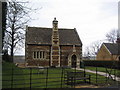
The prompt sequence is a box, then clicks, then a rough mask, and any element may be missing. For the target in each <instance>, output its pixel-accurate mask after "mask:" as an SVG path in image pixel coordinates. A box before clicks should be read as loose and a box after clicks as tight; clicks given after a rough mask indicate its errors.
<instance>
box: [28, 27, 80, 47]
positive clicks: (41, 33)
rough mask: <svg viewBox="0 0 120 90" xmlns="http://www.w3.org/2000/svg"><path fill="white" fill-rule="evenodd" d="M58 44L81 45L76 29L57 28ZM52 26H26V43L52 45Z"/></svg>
mask: <svg viewBox="0 0 120 90" xmlns="http://www.w3.org/2000/svg"><path fill="white" fill-rule="evenodd" d="M58 31H59V37H60V40H59V41H60V45H80V46H81V45H82V42H81V40H80V38H79V35H78V33H77V31H76V29H58ZM51 36H52V28H43V27H28V30H27V33H26V43H27V44H39V45H41V44H44V45H45V44H46V45H52V42H51V41H52V40H51V39H52V37H51Z"/></svg>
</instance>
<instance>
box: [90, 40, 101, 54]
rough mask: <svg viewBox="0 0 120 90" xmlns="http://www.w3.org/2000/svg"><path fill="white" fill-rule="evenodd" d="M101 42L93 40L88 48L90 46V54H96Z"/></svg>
mask: <svg viewBox="0 0 120 90" xmlns="http://www.w3.org/2000/svg"><path fill="white" fill-rule="evenodd" d="M101 44H102V42H101V41H95V42H93V43H92V44H91V46H90V48H91V51H90V52H91V55H93V56H96V55H97V53H98V51H99V49H100V46H101Z"/></svg>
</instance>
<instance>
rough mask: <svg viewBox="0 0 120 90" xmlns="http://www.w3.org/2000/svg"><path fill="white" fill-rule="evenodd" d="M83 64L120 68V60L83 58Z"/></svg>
mask: <svg viewBox="0 0 120 90" xmlns="http://www.w3.org/2000/svg"><path fill="white" fill-rule="evenodd" d="M81 63H82V64H83V66H94V67H107V68H118V69H120V61H102V60H101V61H98V60H83V61H82V62H81Z"/></svg>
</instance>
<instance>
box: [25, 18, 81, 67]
mask: <svg viewBox="0 0 120 90" xmlns="http://www.w3.org/2000/svg"><path fill="white" fill-rule="evenodd" d="M52 25H53V27H52V28H44V27H28V26H27V29H26V41H25V43H26V44H25V60H26V62H27V66H44V67H49V66H56V67H61V66H70V67H79V66H80V60H81V59H82V42H81V40H80V38H79V35H78V33H77V31H76V29H75V28H74V29H63V28H58V21H57V20H56V18H54V20H53V22H52Z"/></svg>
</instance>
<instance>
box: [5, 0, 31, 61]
mask: <svg viewBox="0 0 120 90" xmlns="http://www.w3.org/2000/svg"><path fill="white" fill-rule="evenodd" d="M29 12H30V9H29V8H27V7H26V6H25V3H23V2H17V1H16V0H11V1H7V25H6V28H7V29H6V32H5V37H4V49H6V48H7V49H9V50H10V56H11V61H12V62H13V56H14V51H15V48H16V47H17V46H21V47H23V46H24V41H23V40H24V39H25V31H24V26H25V24H27V23H28V21H29V20H30V17H29Z"/></svg>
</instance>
